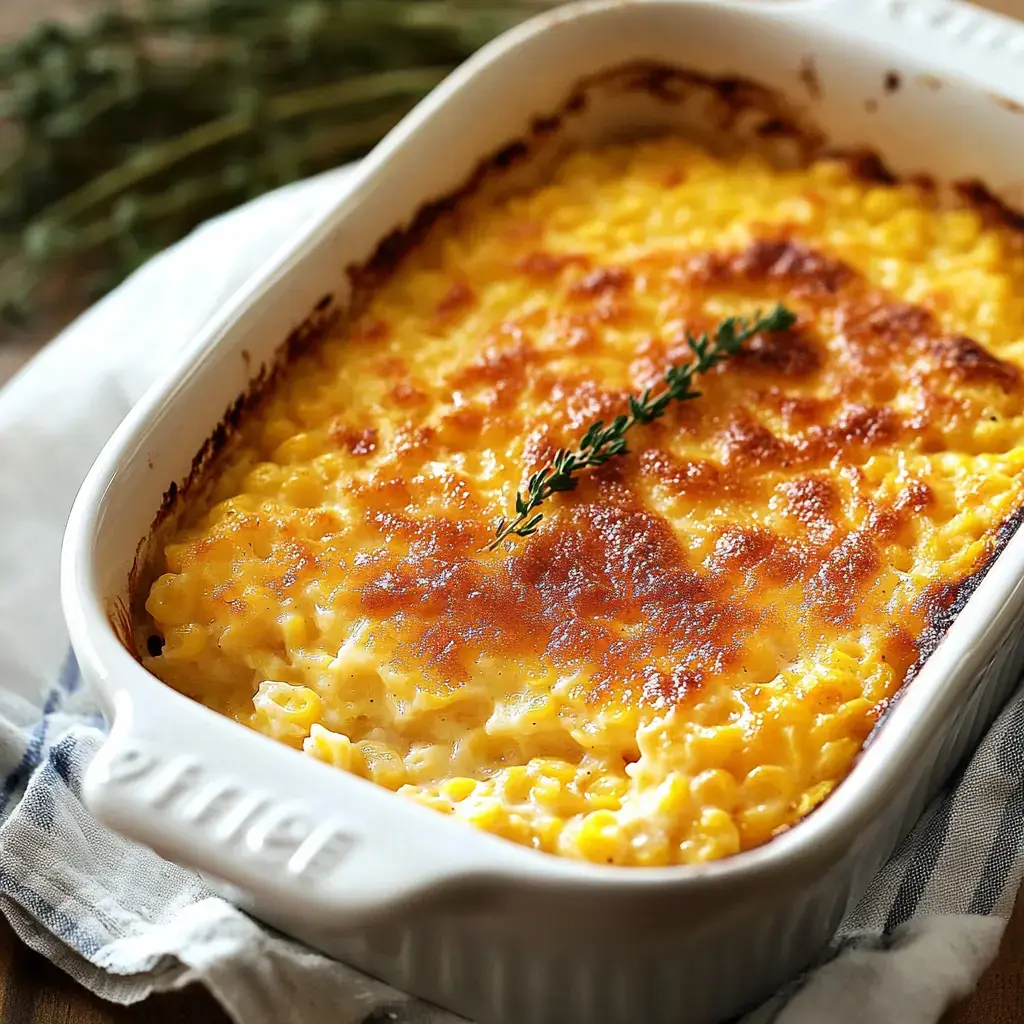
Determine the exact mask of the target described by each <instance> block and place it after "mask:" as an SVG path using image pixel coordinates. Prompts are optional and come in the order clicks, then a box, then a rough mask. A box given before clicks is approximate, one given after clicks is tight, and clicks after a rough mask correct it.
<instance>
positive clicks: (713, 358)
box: [485, 305, 796, 551]
mask: <svg viewBox="0 0 1024 1024" xmlns="http://www.w3.org/2000/svg"><path fill="white" fill-rule="evenodd" d="M795 321H796V315H795V314H794V313H793V312H791V311H790V310H789V309H787V308H786V307H785V306H783V305H777V306H776V307H775V308H774V309H773V310H772V311H771V312H770V313H768V314H767V315H766V316H761V315H760V313H756V314H755V315H754V316H753V317H752V318H749V319H748V318H747V317H737V316H731V317H728V318H727V319H725V320H723V321H722V322H721V323H720V324H719V325H718V327H717V328H715V332H714V335H713V336H712V335H709V334H708V333H707V332H706V331H705V332H704V333H702V334H699V335H696V336H695V335H693V334H691V333H690V332H689V331H687V332H686V343H687V345H688V346H689V348H690V351H691V352H692V353H693V360H692V361H691V362H688V363H677V364H676V365H675V366H670V367H669V368H668V369H667V370H666V371H665V385H666V386H665V388H664V390H663V391H660V392H659V393H658V394H652V389H651V388H648V389H647V390H646V391H645V392H644V393H643V394H642V395H640V396H639V397H637V396H636V395H630V398H629V412H628V413H622V414H621V415H619V416H617V417H616V418H615V419H614V420H613V421H612V422H611V423H609V424H608V425H607V426H606V425H605V423H604V421H603V420H596V421H595V422H594V423H592V424H591V425H590V426H589V427H588V428H587V432H586V433H585V434H584V435H583V437H582V438H581V439H580V442H579V445H578V447H576V448H559V449H558V451H557V452H555V456H554V458H553V459H552V460H551V462H550V463H548V464H547V465H546V466H544V467H542V468H541V469H539V470H537V472H535V473H534V474H532V475H531V476H530V479H529V480H528V481H527V484H526V490H525V492H521V491H518V490H517V491H516V514H515V516H514V517H512V518H511V519H502V520H501V522H500V523H499V524H498V528H497V530H496V532H495V535H494V539H493V540H492V541H491V542H490V544H488V545H487V547H486V548H485V550H487V551H493V550H495V548H497V547H498V546H499V545H500V544H501V543H502V542H503V541H505V540H507V539H508V538H509V537H512V536H516V537H529V536H530V534H532V533H535V532H536V530H537V526H538V525H539V523H540V521H541V519H542V517H543V513H541V512H537V511H536V510H537V508H538V507H539V506H540V505H542V504H543V503H544V502H545V501H547V500H548V498H550V497H551V496H552V495H553V494H557V493H558V492H559V491H572V490H575V489H576V485H577V483H578V476H579V474H580V473H581V472H582V471H583V470H585V469H592V468H596V467H598V466H603V465H604V464H605V463H606V462H608V461H609V460H610V459H613V458H615V456H617V455H627V454H628V453H629V449H628V448H627V447H626V434H627V432H628V431H630V430H631V429H632V428H633V427H635V426H637V425H641V426H643V425H645V424H648V423H652V422H653V421H654V420H656V419H658V418H659V417H661V416H663V415H664V414H665V410H666V409H667V408H668V407H669V405H670V404H671V403H672V402H683V401H687V400H688V399H691V398H699V397H700V394H701V393H700V392H699V391H697V390H695V389H694V388H693V387H692V382H693V378H694V377H695V376H697V374H701V373H707V371H708V370H710V369H711V368H712V367H714V366H717V365H718V364H719V363H722V362H724V361H725V360H726V359H728V358H729V357H730V356H732V355H735V354H736V353H737V352H739V350H740V349H741V348H742V347H743V343H744V342H746V341H747V340H748V339H750V338H752V337H753V336H754V335H755V334H759V333H761V332H762V331H769V332H772V331H784V330H786V329H787V328H789V327H791V326H792V325H793V323H794V322H795Z"/></svg>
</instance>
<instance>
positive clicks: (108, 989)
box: [0, 171, 1024, 1024]
mask: <svg viewBox="0 0 1024 1024" xmlns="http://www.w3.org/2000/svg"><path fill="white" fill-rule="evenodd" d="M344 178H345V174H344V172H343V171H341V172H334V173H332V174H329V175H326V176H323V177H321V178H318V179H314V180H313V181H310V182H306V183H303V184H302V185H300V186H293V187H291V188H289V189H287V190H283V191H282V192H280V193H276V194H274V195H273V196H269V197H265V198H264V199H262V200H260V201H258V202H257V203H255V204H252V205H250V206H249V207H246V208H244V209H242V210H240V211H238V212H236V213H234V214H232V215H230V216H228V217H226V218H223V219H221V220H219V221H216V222H214V223H212V224H210V225H208V226H206V227H205V228H203V229H202V230H201V231H199V232H198V233H197V234H196V235H194V236H193V237H192V238H191V239H188V240H186V242H184V243H182V244H181V245H180V246H178V247H176V248H175V249H173V250H170V251H169V252H168V253H165V254H163V255H162V256H160V257H158V258H157V259H156V260H154V261H152V262H151V263H150V264H147V266H146V267H144V268H143V269H142V270H141V271H140V272H139V273H137V274H136V275H135V276H134V277H133V278H132V279H131V280H130V281H129V282H127V283H126V284H125V285H124V286H122V287H121V288H120V289H119V290H118V291H117V292H115V293H114V294H113V295H112V296H110V297H108V298H107V299H106V300H104V302H103V303H101V304H100V305H99V306H97V307H95V308H94V309H93V310H92V311H90V313H89V314H87V315H86V316H85V317H83V318H82V319H81V320H80V321H78V322H77V323H76V324H75V325H73V326H72V327H71V328H70V329H69V330H68V331H67V332H65V334H64V335H62V336H61V338H59V339H58V340H57V341H56V342H55V343H54V344H53V345H51V346H50V347H49V348H48V349H47V350H46V351H44V352H43V354H42V355H41V356H40V357H38V358H37V360H36V361H35V362H34V363H33V364H32V365H31V366H30V367H29V368H28V369H27V370H26V371H25V372H24V373H22V374H21V375H20V376H19V377H18V378H17V379H16V380H15V381H14V382H12V383H11V384H10V385H9V386H8V387H7V388H5V389H4V391H3V392H2V393H0V465H2V466H3V467H4V473H3V474H2V475H0V564H3V565H4V573H3V574H2V576H0V680H3V688H2V689H0V777H2V779H3V781H2V784H0V907H2V910H3V913H4V914H5V915H6V916H7V918H8V919H9V920H10V922H11V923H12V925H13V927H14V928H15V930H16V931H17V933H18V934H19V935H20V936H21V938H22V939H24V941H25V942H27V943H28V944H29V945H30V946H32V947H33V948H35V949H37V950H39V951H40V952H42V953H43V954H44V955H45V956H47V957H49V958H50V959H51V960H52V961H53V962H54V963H56V964H57V965H58V966H60V967H61V968H63V969H64V970H65V971H67V972H68V973H69V974H71V975H72V976H73V977H74V978H76V979H77V980H78V981H80V982H81V983H82V984H84V985H86V986H87V987H89V988H90V989H92V990H93V991H94V992H96V993H97V994H98V995H100V996H102V997H104V998H107V999H111V1000H114V1001H117V1002H120V1003H130V1002H134V1001H137V1000H139V999H142V998H144V997H145V996H147V995H148V994H150V993H151V992H158V991H166V990H168V989H171V988H176V987H180V986H183V985H185V984H189V983H191V982H199V983H202V984H204V985H206V986H207V987H208V988H209V989H210V990H211V992H212V993H213V994H214V996H215V997H216V998H217V999H218V1000H220V1002H221V1003H222V1004H223V1005H224V1007H225V1009H226V1010H227V1011H228V1013H229V1014H230V1015H231V1016H232V1017H233V1018H234V1019H235V1020H238V1021H244V1022H246V1024H264V1022H265V1024H287V1022H295V1024H308V1022H319V1021H330V1022H332V1024H360V1022H366V1024H382V1022H384V1021H391V1022H395V1024H454V1021H455V1018H454V1017H452V1016H451V1015H450V1014H446V1013H444V1012H442V1011H440V1010H437V1009H436V1008H433V1007H428V1006H426V1005H425V1004H423V1003H420V1002H418V1001H415V1000H411V999H408V998H406V997H404V996H402V995H400V994H399V993H396V992H394V991H393V990H390V989H389V988H387V987H386V986H384V985H382V984H381V983H379V982H376V981H373V980H371V979H369V978H366V977H364V976H362V975H360V974H359V973H358V972H356V971H354V970H352V969H350V968H348V967H345V966H343V965H341V964H338V963H335V962H333V961H329V960H327V959H326V958H324V957H322V956H320V955H318V954H316V953H313V952H312V951H310V950H308V949H306V948H304V947H302V946H301V945H299V944H297V943H294V942H292V941H290V940H288V939H286V938H284V937H282V936H280V935H278V934H276V933H272V932H269V931H267V930H265V929H263V928H262V927H260V926H259V925H258V924H256V923H255V922H253V921H252V920H251V919H250V918H248V917H246V916H245V915H244V914H242V913H241V912H239V911H238V910H236V909H234V908H233V907H232V906H231V905H229V904H228V903H226V902H225V901H223V900H222V899H220V898H219V897H217V896H214V895H213V894H212V893H211V892H210V891H209V890H208V889H207V888H206V887H205V885H204V884H203V883H202V881H201V880H200V879H199V877H198V876H197V875H196V874H195V873H193V872H191V871H187V870H185V869H183V868H180V867H178V866H176V865H173V864H170V863H168V862H166V861H163V860H161V859H160V858H159V857H157V856H156V854H154V853H152V852H151V851H149V850H146V849H144V848H141V847H138V846H135V845H133V844H131V843H128V842H126V841H125V840H123V839H121V838H120V837H118V836H116V835H114V834H112V833H111V832H109V831H107V830H106V829H104V828H102V827H101V826H99V825H98V824H97V823H96V822H95V821H94V820H93V819H92V818H91V816H90V815H89V813H88V812H87V811H86V809H85V807H84V806H83V804H82V801H81V795H80V783H81V779H82V775H83V772H84V770H85V768H86V766H87V765H88V763H89V761H90V759H91V757H92V756H93V755H94V753H95V752H96V750H97V749H98V747H99V745H100V744H101V743H102V741H103V734H104V723H103V720H102V718H101V716H100V714H99V709H98V707H97V705H96V703H95V700H94V697H93V695H92V694H91V693H90V691H89V688H88V687H86V686H84V685H83V683H82V680H81V677H80V675H79V673H78V670H77V667H76V665H75V662H74V659H73V658H72V657H71V656H70V655H68V654H67V653H66V641H65V640H64V639H63V638H64V636H65V633H64V629H63V625H62V621H61V617H60V609H59V601H58V588H57V566H58V557H59V549H60V541H61V534H62V531H63V525H64V522H65V520H66V517H67V513H68V510H69V508H70V505H71V501H72V500H73V497H74V494H75V492H76V490H77V488H78V486H79V484H80V482H81V480H82V478H83V477H84V475H85V473H86V471H87V469H88V467H89V465H90V463H91V462H92V460H93V458H94V457H95V455H96V453H97V452H98V451H99V449H100V447H101V446H102V444H103V442H104V441H105V440H106V438H107V437H108V436H109V434H110V433H111V431H112V430H113V428H114V427H115V426H116V424H117V422H118V421H119V420H120V419H121V418H122V417H123V415H124V414H125V412H127V410H128V409H129V408H130V406H131V404H132V402H134V401H135V400H136V399H137V397H138V396H139V395H140V394H141V392H142V390H144V388H145V387H146V386H147V385H148V384H149V382H150V381H151V380H153V379H154V378H155V377H156V376H157V375H158V374H159V373H160V372H161V370H162V369H163V368H164V367H165V365H166V363H167V361H168V360H169V359H170V358H173V356H174V354H175V352H176V351H177V350H178V348H179V347H180V345H181V344H182V343H183V342H185V341H187V340H188V338H189V337H190V336H192V335H193V334H194V332H195V330H196V328H197V327H198V326H199V324H200V323H201V322H202V320H203V319H204V317H205V316H206V315H208V313H209V311H211V310H212V309H214V308H215V307H216V306H217V305H218V304H219V303H220V302H221V301H222V300H223V299H224V297H225V296H226V295H228V294H229V293H230V292H231V291H232V290H234V288H235V287H237V285H238V284H239V283H240V282H241V281H242V280H244V279H245V277H246V276H248V274H249V272H250V271H251V270H252V269H254V268H255V267H256V266H258V265H259V264H260V263H261V262H263V260H264V259H265V258H266V257H267V255H268V254H270V253H272V252H273V251H274V249H275V248H276V247H277V246H278V245H279V244H280V242H281V241H282V239H284V238H285V237H286V236H287V235H288V233H289V232H290V231H292V230H293V229H294V225H295V224H296V223H300V222H301V221H302V220H303V219H304V218H305V217H306V216H307V215H308V214H311V213H313V212H314V211H316V210H317V209H320V208H322V206H323V205H324V204H329V203H331V202H333V201H334V200H335V199H336V197H337V196H338V194H339V192H340V191H342V190H343V189H344V187H345V181H344ZM139 339H145V340H144V343H140V341H139ZM1022 736H1024V695H1021V694H1018V695H1017V696H1016V697H1015V698H1014V699H1013V701H1012V702H1011V704H1010V705H1009V706H1008V707H1007V708H1006V710H1005V711H1004V712H1003V714H1002V715H1001V717H1000V718H999V720H998V721H997V722H996V724H995V726H994V727H993V728H992V729H991V731H990V732H989V734H988V736H987V737H986V738H985V740H984V742H983V743H982V745H981V747H980V749H979V750H978V751H977V752H976V754H975V755H974V757H973V758H972V759H971V761H970V763H969V764H968V765H967V766H966V767H965V768H964V769H963V770H962V772H961V774H960V775H959V777H958V778H957V779H956V780H955V781H954V783H953V784H952V785H951V786H950V788H949V789H948V790H947V791H946V792H945V793H944V794H943V795H942V796H941V798H940V799H938V800H937V801H936V802H935V803H934V804H933V806H932V807H931V808H930V809H929V811H928V812H927V814H926V815H925V816H924V818H923V819H922V821H921V822H920V823H919V824H918V826H917V828H916V829H915V830H914V831H913V832H912V833H911V835H910V836H909V837H908V838H907V839H906V840H905V841H904V842H903V844H902V845H901V847H900V848H899V850H897V852H896V854H895V855H894V856H893V858H892V860H891V861H890V862H889V864H888V865H887V866H886V867H885V868H884V870H883V871H882V872H881V873H880V874H879V875H878V877H877V878H875V880H874V882H873V883H872V885H871V887H870V889H869V890H868V892H867V893H866V895H865V896H864V898H863V899H862V901H861V903H860V904H859V906H857V908H856V909H855V910H854V911H853V912H852V913H851V914H850V915H849V916H848V918H847V919H846V920H845V921H844V922H843V925H842V927H841V929H840V931H839V933H838V934H837V936H836V938H835V940H834V942H833V943H832V945H831V947H830V948H829V949H828V950H827V951H826V953H825V954H824V955H823V957H822V958H821V960H820V962H819V963H818V964H816V965H815V966H814V968H813V969H810V970H808V971H807V972H805V974H804V975H803V976H802V977H800V978H798V979H794V981H793V982H792V983H791V984H790V985H788V986H787V987H786V988H785V989H784V990H783V991H782V992H780V993H778V994H777V995H776V996H775V997H774V998H773V999H771V1000H770V1001H769V1002H768V1003H767V1004H766V1005H765V1006H763V1007H761V1008H760V1009H759V1010H757V1011H755V1012H754V1013H752V1014H749V1015H748V1016H747V1017H746V1018H745V1024H768V1022H780V1024H811V1022H819V1021H820V1022H825V1021H827V1022H829V1024H846V1022H849V1024H853V1022H857V1024H860V1022H862V1021H872V1022H875V1024H888V1022H892V1024H926V1022H933V1021H937V1020H938V1019H939V1017H940V1016H941V1015H942V1013H943V1011H944V1009H945V1008H946V1007H947V1006H948V1005H949V1003H950V1002H951V1001H953V1000H955V999H956V998H958V997H961V996H963V995H965V994H967V993H968V992H969V991H970V990H971V988H972V987H973V985H974V984H975V983H976V981H977V980H978V978H979V976H980V975H981V973H982V971H983V970H984V968H985V966H986V965H987V964H988V963H989V962H990V960H991V959H992V957H993V956H994V954H995V952H996V949H997V947H998V943H999V939H1000V937H1001V935H1002V932H1003V929H1004V926H1005V922H1006V919H1007V917H1008V915H1009V913H1010V911H1011V908H1012V905H1013V900H1014V896H1015V893H1016V890H1017V886H1018V883H1019V881H1020V876H1021V866H1022V864H1024V786H1022V780H1024V741H1022V739H1021V737H1022ZM681 983H685V982H684V981H681ZM296 993H299V994H300V995H298V996H297V995H296ZM524 1024H525V1022H524Z"/></svg>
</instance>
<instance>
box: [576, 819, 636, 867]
mask: <svg viewBox="0 0 1024 1024" xmlns="http://www.w3.org/2000/svg"><path fill="white" fill-rule="evenodd" d="M578 844H579V850H580V853H581V854H582V855H583V856H584V857H585V858H586V859H587V860H591V861H595V862H598V863H606V864H614V863H615V862H616V861H618V860H621V859H622V857H623V856H624V854H625V852H626V837H625V835H624V834H623V831H622V828H621V827H620V826H619V820H618V818H616V817H615V815H614V814H613V813H612V812H611V811H591V812H590V814H588V815H587V816H586V817H585V818H584V819H583V823H582V825H581V826H580V833H579V839H578Z"/></svg>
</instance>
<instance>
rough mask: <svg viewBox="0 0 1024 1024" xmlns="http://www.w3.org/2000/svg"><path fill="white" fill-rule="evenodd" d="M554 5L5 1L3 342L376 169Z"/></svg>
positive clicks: (0, 194) (0, 107)
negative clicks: (390, 138) (405, 124)
mask: <svg viewBox="0 0 1024 1024" xmlns="http://www.w3.org/2000/svg"><path fill="white" fill-rule="evenodd" d="M555 2H556V0H120V2H116V3H109V2H104V0H63V3H62V5H61V6H57V3H56V0H0V341H2V340H3V339H5V338H7V339H17V338H18V336H19V335H23V334H24V332H25V331H26V330H30V331H31V332H32V333H33V334H36V333H37V332H38V330H39V325H40V324H41V323H43V324H45V325H46V327H47V329H53V328H54V327H56V326H59V323H57V322H55V321H54V316H55V313H56V315H57V317H58V319H59V320H66V319H68V318H69V316H70V315H73V313H74V312H76V311H77V310H79V309H81V308H82V307H83V306H84V305H86V304H88V303H89V302H90V301H92V300H94V299H96V298H97V297H99V296H101V295H102V294H104V293H105V292H106V291H107V290H109V289H110V288H111V287H113V286H114V285H115V284H116V283H117V282H118V281H120V280H121V279H122V278H123V277H125V276H126V275H127V274H129V273H130V272H131V271H132V270H134V269H135V268H136V267H137V266H139V265H140V264H141V263H143V262H144V261H145V260H146V259H148V258H149V257H150V256H151V255H153V254H154V253H155V252H158V251H159V250H160V249H163V248H165V247H166V246H168V245H170V244H172V243H173V242H175V241H176V240H178V239H179V238H181V237H182V236H183V235H184V234H186V233H187V232H188V231H190V230H191V229H192V228H193V227H195V226H196V225H197V224H198V223H199V222H201V221H203V220H205V219H207V218H209V217H211V216H214V215H216V214H217V213H220V212H222V211H223V210H225V209H228V208H230V207H232V206H235V205H237V204H238V203H241V202H244V201H245V200H247V199H251V198H253V197H255V196H257V195H260V194H261V193H263V192H265V191H267V190H269V189H273V188H276V187H278V186H280V185H283V184H286V183H288V182H290V181H294V180H296V179H297V178H301V177H305V176H307V175H310V174H315V173H317V172H318V171H322V170H325V169H327V168H329V167H334V166H337V165H338V164H341V163H344V162H346V161H348V160H351V159H354V158H355V157H358V156H360V155H362V154H363V153H365V152H366V151H367V150H368V149H370V148H371V147H372V146H373V144H374V143H375V142H376V141H377V140H378V139H379V138H380V137H381V136H383V135H384V134H385V133H386V132H387V131H388V130H389V129H390V128H391V127H392V126H393V125H394V124H395V123H396V122H397V121H398V120H399V119H400V118H401V117H402V116H403V115H404V114H405V113H406V112H407V111H408V110H409V109H410V108H411V107H412V106H413V105H415V103H416V102H417V101H418V100H419V99H421V98H422V97H423V96H424V95H425V94H426V93H427V92H429V91H430V89H431V88H433V86H434V85H436V84H437V82H439V81H440V80H441V79H442V78H443V77H444V75H445V74H447V73H448V72H449V71H450V70H451V69H452V68H453V67H455V66H456V65H457V64H459V63H460V62H461V61H462V60H464V59H465V58H466V57H467V56H469V55H470V54H471V53H472V52H473V51H474V50H476V49H477V48H478V47H480V46H481V45H483V44H484V43H485V42H487V41H488V40H489V39H490V38H492V37H493V36H495V35H496V34H498V33H499V32H501V31H503V30H504V29H506V28H508V27H509V26H511V25H512V24H514V23H516V22H517V21H520V20H522V19H523V18H525V17H528V16H529V15H531V14H534V13H536V12H538V11H539V10H542V9H544V8H545V7H550V6H553V4H554V3H555ZM40 18H42V19H43V20H40Z"/></svg>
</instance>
